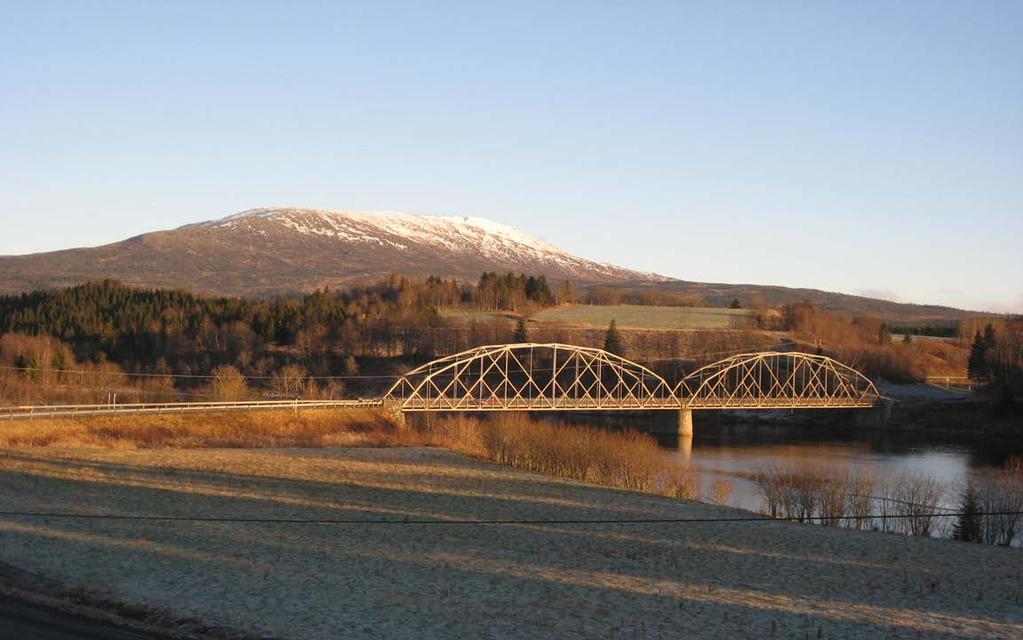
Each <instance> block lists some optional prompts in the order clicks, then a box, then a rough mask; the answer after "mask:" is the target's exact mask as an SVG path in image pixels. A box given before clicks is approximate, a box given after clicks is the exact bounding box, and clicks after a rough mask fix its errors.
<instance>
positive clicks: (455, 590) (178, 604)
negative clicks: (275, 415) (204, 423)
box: [0, 447, 1023, 639]
mask: <svg viewBox="0 0 1023 640" xmlns="http://www.w3.org/2000/svg"><path fill="white" fill-rule="evenodd" d="M0 481H2V483H3V486H4V487H5V489H6V490H5V491H4V492H0V510H4V511H8V512H10V511H38V512H46V511H68V510H73V511H76V512H79V513H91V514H126V515H149V516H169V517H176V518H187V517H206V518H236V519H237V520H236V521H233V522H211V521H205V522H194V521H187V520H178V521H146V520H142V521H138V520H136V521H131V520H118V519H95V520H85V519H63V518H53V517H49V518H32V517H26V516H20V517H6V518H4V519H3V520H0V569H3V567H4V566H14V567H16V568H17V569H18V570H20V574H17V575H22V576H30V577H31V576H34V577H35V579H39V580H59V581H60V583H61V584H62V585H64V586H65V588H66V589H68V592H69V593H73V594H77V595H78V597H82V596H83V594H89V595H90V596H92V597H96V598H99V599H102V600H105V601H107V602H118V603H123V604H126V605H130V606H133V607H138V608H141V610H143V611H148V612H150V616H151V618H150V619H154V620H162V621H166V622H172V623H173V622H175V621H177V623H178V624H179V625H181V626H182V627H183V628H184V629H186V630H187V629H192V630H196V629H199V630H201V631H202V632H203V633H204V634H206V637H266V636H270V637H288V638H298V639H302V638H331V637H351V638H363V637H366V638H369V637H386V638H480V637H502V638H550V637H561V638H593V637H607V638H646V639H652V638H678V637H686V638H721V637H779V638H804V637H813V638H816V637H822V638H878V637H893V638H894V637H899V638H916V637H925V638H953V637H955V638H996V637H999V638H1010V637H1021V636H1023V612H1021V609H1020V606H1019V591H1018V590H1019V570H1020V564H1019V559H1018V557H1017V554H1018V551H1016V550H1012V549H1005V548H999V547H989V546H985V545H970V544H961V543H955V542H952V541H948V540H934V539H925V538H908V537H903V536H894V535H884V534H879V533H869V532H864V531H849V530H843V529H838V528H832V527H818V526H809V525H800V524H794V523H788V522H783V521H767V522H757V523H748V522H747V523H737V522H700V523H679V522H674V523H671V522H668V523H651V522H649V521H648V522H645V523H644V522H638V523H617V524H612V523H607V524H592V523H591V524H567V523H565V522H564V521H565V520H579V519H585V520H614V519H617V520H649V519H671V518H676V519H677V518H683V519H688V518H699V519H706V518H722V517H724V518H727V517H736V516H741V515H748V513H745V512H738V511H735V510H732V509H729V508H725V507H717V506H712V505H707V504H701V503H696V502H686V501H680V500H674V499H668V498H662V497H658V496H653V495H647V494H640V493H634V492H629V491H621V490H613V489H605V488H600V487H595V486H592V485H586V484H582V483H578V482H574V481H570V480H565V479H559V478H552V477H548V476H543V475H539V474H535V473H529V472H524V471H519V470H515V469H511V468H507V467H500V466H496V465H492V464H488V463H484V462H480V461H477V460H474V459H471V458H469V457H466V456H464V455H461V454H457V453H454V452H451V451H446V450H442V449H428V448H414V447H410V448H386V449H376V448H361V449H350V448H349V449H259V450H253V449H248V450H246V449H96V448H82V447H78V448H33V447H26V448H20V449H19V448H14V449H10V448H9V449H3V450H0ZM247 519H271V520H275V521H273V522H255V521H245V520H247ZM480 519H482V520H521V521H532V522H530V523H523V524H504V525H476V524H471V523H466V522H465V521H470V520H480ZM287 520H298V521H302V520H306V521H307V522H305V523H302V522H290V523H289V522H285V521H287ZM308 520H342V521H346V522H340V523H337V522H335V523H332V524H331V523H322V522H320V523H315V522H313V523H310V522H308ZM403 520H428V521H430V522H432V523H433V524H416V523H402V522H401V521H403ZM444 520H448V521H461V522H460V523H451V524H438V523H437V521H444ZM543 520H560V521H562V522H561V523H560V524H555V523H551V524H543V523H542V522H537V521H543ZM352 521H356V522H354V523H353V522H352ZM358 521H365V522H364V523H363V524H359V523H358ZM369 521H373V522H376V523H377V524H374V523H373V522H369ZM6 575H8V576H9V575H11V574H10V573H9V572H8V574H6ZM4 576H5V574H4V572H3V571H0V578H3V577H4Z"/></svg>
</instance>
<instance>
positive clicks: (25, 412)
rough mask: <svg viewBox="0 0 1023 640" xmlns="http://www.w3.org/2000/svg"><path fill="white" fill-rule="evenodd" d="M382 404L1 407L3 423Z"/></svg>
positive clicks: (278, 402)
mask: <svg viewBox="0 0 1023 640" xmlns="http://www.w3.org/2000/svg"><path fill="white" fill-rule="evenodd" d="M381 402H382V401H381V400H380V399H376V398H372V399H358V400H248V401H236V402H145V403H128V404H109V403H108V404H65V405H33V406H13V407H0V420H4V419H6V420H20V419H32V418H66V417H75V416H98V415H117V414H132V413H137V414H143V413H196V412H205V411H244V410H258V409H330V408H339V407H378V406H380V405H381Z"/></svg>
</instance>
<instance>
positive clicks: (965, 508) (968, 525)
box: [952, 484, 983, 542]
mask: <svg viewBox="0 0 1023 640" xmlns="http://www.w3.org/2000/svg"><path fill="white" fill-rule="evenodd" d="M980 518H981V516H980V506H979V505H978V504H977V492H976V491H975V490H974V488H973V485H972V484H969V485H967V487H966V492H965V493H963V496H962V499H961V502H960V504H959V512H958V514H957V517H956V521H955V523H953V525H952V539H953V540H961V541H963V542H983V533H982V530H981V526H980Z"/></svg>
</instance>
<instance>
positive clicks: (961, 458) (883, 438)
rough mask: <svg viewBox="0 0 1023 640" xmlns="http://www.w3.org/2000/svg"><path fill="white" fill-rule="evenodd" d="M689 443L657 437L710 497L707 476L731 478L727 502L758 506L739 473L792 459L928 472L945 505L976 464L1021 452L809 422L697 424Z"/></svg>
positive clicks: (1007, 445)
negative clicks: (691, 469) (695, 475)
mask: <svg viewBox="0 0 1023 640" xmlns="http://www.w3.org/2000/svg"><path fill="white" fill-rule="evenodd" d="M695 431H696V434H695V436H693V437H692V439H691V440H688V441H687V440H682V441H681V442H680V441H679V440H677V439H673V438H670V437H669V438H666V439H663V440H662V445H663V446H665V447H666V448H667V449H668V450H669V451H670V452H671V453H670V455H671V456H673V457H675V458H677V459H678V460H680V461H686V462H689V463H690V464H692V465H693V467H694V468H695V469H696V470H697V471H698V472H699V473H700V476H701V480H702V484H703V493H704V495H705V496H709V495H710V493H711V487H712V485H713V479H714V478H715V477H721V476H727V477H729V478H731V479H732V480H733V482H734V486H733V490H732V493H731V496H730V497H729V499H728V504H731V505H732V506H736V507H740V508H743V509H749V510H752V511H759V510H760V509H761V507H762V502H761V496H760V493H759V491H758V490H757V487H756V485H755V484H754V483H753V482H752V481H751V480H748V479H745V478H743V477H742V476H743V475H748V474H753V473H756V472H757V471H758V470H761V469H763V468H764V467H767V466H771V465H775V464H788V463H792V462H800V461H807V462H815V463H823V464H825V465H827V466H829V467H845V468H852V469H854V470H865V471H868V472H871V474H872V475H874V476H886V475H896V474H899V473H903V472H915V473H924V474H928V475H931V476H933V477H935V478H937V479H939V480H940V481H941V482H942V483H944V484H945V485H946V486H947V487H948V491H947V494H948V497H947V498H946V500H945V506H951V505H952V504H954V502H955V498H956V490H957V488H958V487H959V486H961V485H962V484H963V482H964V481H965V480H966V479H967V478H968V477H969V475H970V474H971V473H973V472H975V471H977V470H979V469H984V468H989V467H999V466H1001V465H1002V464H1003V463H1004V462H1005V460H1006V459H1007V458H1009V456H1011V455H1023V442H1020V441H1019V440H1018V439H1017V440H1013V439H997V438H991V437H976V436H966V437H964V436H956V435H949V434H934V433H926V432H920V431H917V432H891V431H880V430H855V429H851V428H850V429H842V428H836V427H835V426H833V425H829V426H814V425H747V424H741V425H740V424H735V425H728V424H703V425H701V424H697V425H696V428H695Z"/></svg>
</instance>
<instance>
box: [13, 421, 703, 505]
mask: <svg viewBox="0 0 1023 640" xmlns="http://www.w3.org/2000/svg"><path fill="white" fill-rule="evenodd" d="M423 444H430V445H434V446H441V447H446V448H450V449H454V450H456V451H460V452H462V453H467V454H469V455H472V456H476V457H479V458H484V459H487V460H491V461H493V462H496V463H498V464H504V465H508V466H512V467H516V468H519V469H527V470H530V471H537V472H540V473H545V474H548V475H552V476H559V477H564V478H572V479H575V480H581V481H583V482H589V483H591V484H596V485H601V486H607V487H618V488H624V489H633V490H636V491H643V492H646V493H655V494H658V495H665V496H671V497H675V498H684V499H694V498H696V497H697V494H698V491H697V482H696V477H695V475H693V474H692V473H691V472H690V470H689V469H688V468H685V467H683V466H681V465H679V464H677V463H674V462H671V461H670V460H668V458H667V457H666V456H665V455H664V453H663V452H662V451H661V450H660V448H659V447H658V445H657V442H656V441H655V440H654V439H653V438H651V437H650V436H648V435H646V434H641V433H636V432H633V431H626V432H614V431H606V430H603V429H597V428H590V427H581V426H568V425H561V424H550V423H547V422H540V421H533V420H530V419H529V418H528V417H526V416H522V415H517V414H510V415H504V414H502V415H500V416H495V417H494V418H493V419H490V420H478V419H475V418H466V417H464V416H458V417H453V418H445V419H440V420H436V419H434V420H431V421H430V423H428V426H426V427H423V428H419V429H410V428H405V427H401V426H399V425H398V424H397V423H395V421H394V420H393V419H392V418H391V417H390V416H389V415H388V414H386V413H384V412H382V411H378V410H373V409H344V410H308V411H306V410H303V411H300V412H291V411H287V410H283V411H264V412H219V413H216V412H214V413H208V414H195V413H193V414H177V415H163V414H161V415H139V416H112V417H86V418H75V419H52V420H31V421H12V422H0V448H24V447H98V448H106V449H159V448H266V447H359V446H369V447H387V446H408V445H423Z"/></svg>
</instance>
